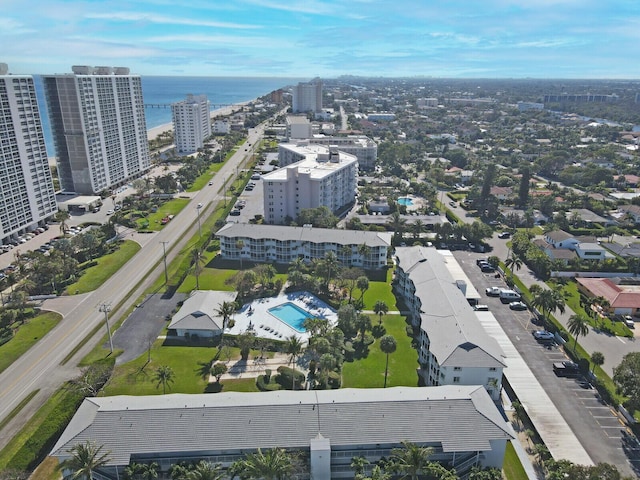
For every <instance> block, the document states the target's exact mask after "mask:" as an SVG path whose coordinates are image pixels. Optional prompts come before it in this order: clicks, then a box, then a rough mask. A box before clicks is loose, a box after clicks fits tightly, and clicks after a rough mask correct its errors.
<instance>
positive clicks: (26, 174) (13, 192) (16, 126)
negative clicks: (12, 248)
mask: <svg viewBox="0 0 640 480" xmlns="http://www.w3.org/2000/svg"><path fill="white" fill-rule="evenodd" d="M7 72H8V67H7V65H6V64H5V63H0V241H4V239H5V238H7V237H10V236H11V235H16V234H19V233H23V232H24V231H26V230H31V229H33V228H35V227H36V226H37V225H38V224H39V223H40V224H42V223H43V222H44V221H45V220H46V219H47V218H49V217H51V216H52V215H53V214H55V213H56V212H57V211H58V207H57V205H56V198H55V193H54V190H53V181H52V179H51V170H50V169H49V162H48V160H47V150H46V147H45V143H44V134H43V133H42V123H41V121H40V112H39V110H38V101H37V99H36V89H35V86H34V83H33V78H32V77H31V76H27V75H8V74H7Z"/></svg>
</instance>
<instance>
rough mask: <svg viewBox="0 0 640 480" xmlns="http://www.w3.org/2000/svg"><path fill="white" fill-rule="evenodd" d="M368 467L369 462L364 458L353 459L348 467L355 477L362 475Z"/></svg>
mask: <svg viewBox="0 0 640 480" xmlns="http://www.w3.org/2000/svg"><path fill="white" fill-rule="evenodd" d="M367 465H369V460H367V459H366V458H364V457H353V458H352V459H351V465H350V467H351V468H352V469H353V471H354V472H355V474H356V476H358V475H364V469H365V468H366V467H367Z"/></svg>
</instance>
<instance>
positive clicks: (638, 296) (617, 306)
mask: <svg viewBox="0 0 640 480" xmlns="http://www.w3.org/2000/svg"><path fill="white" fill-rule="evenodd" d="M576 282H577V283H578V290H580V291H581V292H582V293H584V294H585V295H587V296H588V297H591V298H597V297H602V298H604V299H605V300H606V301H607V302H608V303H609V306H608V307H607V313H609V314H616V315H636V316H640V284H639V283H638V282H637V281H636V280H631V281H629V280H626V282H628V283H623V280H622V279H620V278H583V277H578V278H576Z"/></svg>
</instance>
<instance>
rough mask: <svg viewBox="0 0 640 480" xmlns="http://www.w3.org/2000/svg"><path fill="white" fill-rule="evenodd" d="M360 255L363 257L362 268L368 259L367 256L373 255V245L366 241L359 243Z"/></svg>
mask: <svg viewBox="0 0 640 480" xmlns="http://www.w3.org/2000/svg"><path fill="white" fill-rule="evenodd" d="M358 255H360V256H361V257H362V268H364V266H365V263H366V261H367V257H368V256H369V255H371V247H369V245H367V244H366V243H362V244H360V245H358Z"/></svg>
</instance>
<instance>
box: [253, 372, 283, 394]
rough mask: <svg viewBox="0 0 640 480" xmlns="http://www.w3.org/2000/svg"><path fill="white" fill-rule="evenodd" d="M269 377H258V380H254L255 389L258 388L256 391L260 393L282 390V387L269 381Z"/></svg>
mask: <svg viewBox="0 0 640 480" xmlns="http://www.w3.org/2000/svg"><path fill="white" fill-rule="evenodd" d="M270 377H271V375H269V376H267V375H259V376H258V378H256V387H258V390H260V391H261V392H273V391H275V390H282V387H281V386H280V385H279V384H277V383H276V382H272V381H270ZM268 379H269V380H268Z"/></svg>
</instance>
